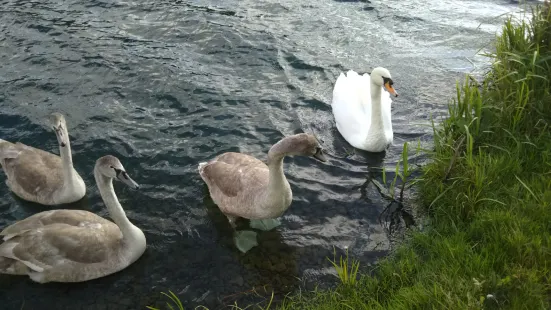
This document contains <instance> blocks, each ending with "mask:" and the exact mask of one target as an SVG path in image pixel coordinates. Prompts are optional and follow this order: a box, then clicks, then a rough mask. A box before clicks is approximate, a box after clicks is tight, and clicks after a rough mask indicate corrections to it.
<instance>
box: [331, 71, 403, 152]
mask: <svg viewBox="0 0 551 310" xmlns="http://www.w3.org/2000/svg"><path fill="white" fill-rule="evenodd" d="M392 85H393V81H392V78H391V76H390V72H388V70H387V69H385V68H381V67H378V68H375V69H373V71H372V72H371V77H370V76H369V75H368V74H367V73H366V74H364V75H358V74H357V73H356V72H354V71H352V70H350V71H348V72H347V74H346V75H344V74H343V73H341V74H340V76H339V78H338V79H337V82H336V83H335V88H334V89H333V101H332V103H331V107H332V109H333V115H334V116H335V122H336V124H337V129H338V130H339V132H340V133H341V135H342V136H343V137H344V139H345V140H346V141H347V142H348V143H350V144H351V145H352V146H353V147H355V148H358V149H362V150H366V151H369V152H382V151H384V150H385V149H386V148H387V147H388V146H389V145H390V144H391V143H392V139H393V132H392V120H391V112H390V104H391V102H392V100H391V99H390V95H389V93H390V94H392V95H394V96H396V97H398V94H397V93H396V91H395V90H394V87H393V86H392ZM383 87H384V88H385V89H386V90H387V91H388V92H386V91H384V92H383V91H382V88H383Z"/></svg>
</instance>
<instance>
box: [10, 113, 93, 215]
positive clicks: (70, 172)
mask: <svg viewBox="0 0 551 310" xmlns="http://www.w3.org/2000/svg"><path fill="white" fill-rule="evenodd" d="M49 123H50V125H51V126H52V128H53V130H54V131H55V134H56V136H57V142H58V143H59V153H60V155H61V156H57V155H54V154H52V153H48V152H45V151H43V150H40V149H37V148H34V147H30V146H27V145H25V144H23V143H19V142H17V143H15V144H13V143H10V142H7V141H5V140H2V139H0V164H1V166H2V168H4V172H5V173H6V176H7V178H8V179H7V181H6V184H7V185H8V187H9V188H10V189H11V190H12V192H14V193H15V194H16V195H17V196H19V197H20V198H22V199H25V200H28V201H32V202H36V203H40V204H43V205H57V204H65V203H71V202H75V201H78V200H80V199H82V197H84V195H85V194H86V186H85V185H84V181H83V180H82V178H81V177H80V175H79V174H78V172H76V170H75V169H74V168H73V158H72V156H71V144H70V143H69V133H68V132H67V124H66V123H65V117H64V116H63V115H61V114H59V113H53V114H51V115H50V116H49Z"/></svg>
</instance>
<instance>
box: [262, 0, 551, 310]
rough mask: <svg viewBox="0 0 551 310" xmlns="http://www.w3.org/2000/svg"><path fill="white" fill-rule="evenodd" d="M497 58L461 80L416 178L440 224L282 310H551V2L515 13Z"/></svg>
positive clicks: (424, 203) (435, 222)
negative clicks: (525, 14)
mask: <svg viewBox="0 0 551 310" xmlns="http://www.w3.org/2000/svg"><path fill="white" fill-rule="evenodd" d="M487 56H488V57H491V58H492V61H493V64H492V67H491V69H490V71H489V72H488V73H487V74H486V75H485V77H484V79H483V80H482V81H480V82H477V81H475V80H474V79H473V78H472V77H467V78H466V79H465V82H463V83H461V84H458V85H457V94H456V98H455V100H453V101H452V102H451V103H450V105H449V116H448V118H447V119H445V120H444V121H443V122H442V123H441V124H439V125H438V126H435V127H434V149H431V150H427V152H428V155H429V158H430V161H429V163H428V164H426V165H425V166H423V167H422V168H421V169H422V171H421V177H419V178H418V179H417V180H415V182H416V186H417V190H418V199H419V201H420V205H422V206H423V207H424V208H425V212H426V213H427V214H428V220H429V221H430V225H429V228H428V229H425V231H423V232H413V233H412V234H411V237H410V238H409V239H408V240H407V241H406V242H405V243H404V244H403V245H401V246H400V247H399V248H398V249H397V250H396V252H395V253H394V254H393V255H392V256H391V257H389V258H387V259H384V260H382V261H380V262H379V263H378V264H377V265H376V267H374V268H373V269H372V270H362V269H360V273H359V274H358V275H356V274H354V277H353V278H354V279H353V280H352V279H351V274H352V272H351V270H355V268H356V267H351V268H352V269H347V275H343V272H342V270H341V273H340V275H341V279H342V280H341V281H342V283H341V284H339V285H338V286H337V287H336V288H335V289H333V290H328V291H314V292H306V293H304V292H303V293H300V294H297V295H294V296H289V297H286V298H285V299H284V300H283V301H282V302H281V303H280V304H278V306H277V307H278V308H279V309H320V310H324V309H327V310H329V309H331V310H334V309H549V308H551V287H550V284H551V282H550V280H551V128H550V123H551V94H550V91H551V83H550V79H551V10H550V9H549V5H548V4H547V5H545V6H540V7H538V8H537V9H535V10H534V11H533V12H532V19H531V20H529V21H527V22H525V21H522V20H513V19H509V20H507V21H506V22H505V24H504V26H503V31H502V33H501V34H500V35H499V36H498V37H497V38H496V41H495V52H494V53H492V54H489V55H487ZM405 162H406V163H407V160H406V161H405ZM333 262H334V265H335V267H337V270H339V268H341V269H342V268H343V266H344V264H346V266H347V267H348V258H346V259H345V261H343V260H342V259H341V261H339V263H337V261H336V259H334V261H333ZM353 266H355V265H353ZM270 306H271V307H273V304H270V305H269V306H268V307H270ZM256 307H257V308H256V309H261V307H259V306H256Z"/></svg>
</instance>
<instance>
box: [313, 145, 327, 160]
mask: <svg viewBox="0 0 551 310" xmlns="http://www.w3.org/2000/svg"><path fill="white" fill-rule="evenodd" d="M312 156H313V157H314V158H315V159H317V160H319V161H321V162H326V161H327V158H325V155H324V154H323V149H322V148H321V147H320V148H318V150H317V151H316V154H314V155H312Z"/></svg>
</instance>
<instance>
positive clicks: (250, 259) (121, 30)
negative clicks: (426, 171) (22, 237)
mask: <svg viewBox="0 0 551 310" xmlns="http://www.w3.org/2000/svg"><path fill="white" fill-rule="evenodd" d="M0 3H2V5H1V8H0V59H1V61H0V64H1V65H2V70H1V71H0V72H1V75H0V89H1V92H0V112H1V114H0V138H2V139H5V140H9V141H21V142H23V143H26V144H29V145H32V146H36V147H40V148H43V149H46V150H49V151H53V152H55V153H58V150H57V147H56V140H55V135H54V133H53V132H51V130H49V128H48V127H46V125H45V116H46V115H47V114H48V113H51V112H54V111H59V112H62V113H64V114H65V115H66V117H67V122H68V127H69V133H70V136H71V144H72V149H73V154H74V162H75V168H76V169H77V171H79V172H80V173H81V175H82V176H83V178H84V180H85V182H86V184H87V187H88V193H87V196H86V197H85V198H84V199H83V200H82V201H80V202H78V203H75V204H71V205H68V206H64V207H67V208H79V209H85V210H90V211H92V212H95V213H97V214H100V215H102V216H107V212H106V210H105V208H104V206H103V203H102V201H101V198H100V197H99V193H98V191H97V188H96V186H95V184H94V179H93V175H92V169H93V166H94V163H95V160H96V159H97V158H98V157H100V156H103V155H106V154H113V155H116V156H117V157H119V158H120V159H121V161H122V163H123V165H124V166H125V167H126V169H127V171H128V173H129V174H130V176H131V177H132V178H133V179H134V180H135V181H136V182H138V183H139V184H140V185H141V189H140V190H139V191H133V190H130V189H128V188H126V187H124V186H123V185H122V184H120V183H118V184H115V189H116V191H117V195H118V197H119V199H120V201H121V203H122V205H123V206H124V207H125V210H126V212H127V214H128V217H129V218H130V220H131V221H132V222H133V223H134V224H135V225H137V226H138V227H140V228H142V229H143V230H144V232H145V235H146V238H147V241H148V247H147V250H146V252H145V254H144V255H143V257H142V258H140V260H138V261H137V262H136V263H135V264H133V265H131V266H130V267H128V268H127V269H125V270H123V271H122V272H119V273H117V274H114V275H111V276H108V277H105V278H101V279H98V280H94V281H90V282H86V283H80V284H70V285H67V284H47V285H39V284H35V283H32V282H31V281H30V280H29V279H28V278H25V277H12V276H4V275H2V276H0V304H2V305H5V306H3V307H2V309H44V305H50V306H53V305H55V308H56V309H143V308H144V307H145V306H146V305H153V304H156V305H160V304H161V303H160V300H161V296H160V294H159V292H160V291H166V290H168V289H171V290H173V291H174V292H175V293H176V294H178V295H179V296H180V297H181V300H182V302H183V303H184V305H186V306H189V307H193V306H196V305H199V304H203V305H206V306H209V307H210V308H211V309H220V308H223V307H224V305H229V304H233V302H234V301H237V302H238V303H239V304H246V303H249V302H253V301H258V300H262V298H263V297H259V296H257V295H256V294H253V293H252V292H251V289H252V288H257V291H258V294H259V295H264V296H267V295H269V294H267V293H264V288H265V289H266V290H267V291H269V292H271V290H272V289H273V290H275V291H276V293H278V294H280V295H281V294H283V293H286V292H289V291H293V290H296V289H297V288H298V287H299V286H306V287H307V288H311V287H312V285H314V284H321V285H322V286H328V285H331V284H332V283H334V276H333V274H332V271H331V269H330V264H329V262H328V261H327V257H331V258H332V257H333V247H335V248H337V249H338V252H341V253H342V249H344V248H345V247H348V248H349V251H350V254H351V255H353V256H354V257H356V258H358V259H360V261H361V262H362V266H366V265H368V264H371V263H374V262H376V260H377V259H378V258H380V257H382V256H384V255H386V254H387V253H388V250H389V241H388V236H387V235H386V232H385V231H384V229H383V228H382V226H381V225H380V223H379V221H378V217H379V214H380V213H381V212H382V210H383V208H384V207H385V206H386V204H387V203H386V201H384V200H383V199H382V198H381V197H380V195H379V193H378V192H377V191H376V189H375V187H374V186H373V185H371V184H370V183H369V182H366V179H368V178H377V179H378V180H381V167H382V166H383V165H384V166H386V167H387V170H389V171H393V170H394V166H395V164H396V162H397V160H398V159H399V155H400V152H401V150H402V145H403V143H404V142H406V141H408V142H416V141H417V140H420V141H421V142H422V143H423V144H424V145H426V144H428V143H429V142H430V139H431V136H430V135H431V133H432V130H431V128H430V118H431V116H432V117H434V118H435V120H436V121H438V118H439V117H440V116H442V115H445V113H446V109H447V107H446V104H447V102H448V100H449V98H450V97H451V95H452V94H453V92H454V83H455V80H456V79H457V78H460V77H461V76H462V74H463V73H467V72H473V71H474V72H482V70H483V67H484V66H485V65H486V63H487V59H484V58H483V57H480V56H475V53H476V52H477V51H478V49H479V48H481V47H484V46H486V45H487V44H489V42H491V39H492V38H493V36H494V33H495V31H496V30H497V29H498V26H499V25H500V23H501V19H500V18H498V17H497V16H500V15H502V14H504V13H507V12H510V11H512V10H517V9H518V6H517V5H515V4H512V3H511V2H509V1H448V0H446V1H439V2H433V3H431V4H430V6H427V5H426V2H424V1H419V0H407V1H386V2H382V1H374V0H371V1H328V0H324V1H321V2H319V1H318V2H305V1H282V2H275V1H274V2H258V1H249V0H246V1H226V2H224V3H220V2H219V1H135V2H132V1H130V2H127V1H105V0H94V1H81V0H78V1H77V0H73V1H64V2H60V1H55V0H45V1H25V0H23V1H15V0H13V1H1V2H0ZM380 65H381V66H385V67H387V68H388V69H389V70H390V71H391V73H392V75H393V80H394V81H395V86H396V89H397V91H398V92H399V93H400V97H398V98H396V99H394V101H393V126H394V132H395V139H394V145H393V146H392V147H391V148H390V149H389V150H388V151H387V152H386V154H368V153H365V152H361V151H357V150H356V151H354V150H353V149H352V148H351V147H350V146H349V145H348V144H347V143H346V142H345V141H344V139H343V138H342V137H341V136H340V135H339V133H338V132H337V130H336V128H335V125H334V121H333V117H332V114H331V108H330V105H329V103H330V102H331V92H332V87H333V84H334V82H335V80H336V79H337V77H338V75H339V73H340V72H341V71H343V70H348V69H354V70H356V71H360V72H369V71H370V70H371V69H372V68H374V67H376V66H380ZM298 132H310V133H314V134H316V136H317V137H318V138H319V140H320V141H321V143H322V145H323V147H324V148H325V150H326V153H327V157H328V159H329V161H328V163H325V164H324V163H320V162H317V161H315V160H313V159H310V158H301V157H294V158H287V159H286V160H285V168H286V174H287V177H288V179H289V182H290V184H291V187H292V189H293V194H294V199H293V204H292V206H291V207H290V209H289V210H288V211H287V212H286V214H285V215H284V216H283V217H282V219H281V220H282V225H281V226H280V227H278V228H277V229H276V230H274V231H271V232H266V233H261V234H260V236H259V243H260V245H259V246H258V247H256V248H255V249H253V250H251V251H250V252H249V253H247V254H246V255H243V254H241V253H240V252H238V251H237V250H236V249H235V247H234V246H233V245H232V240H231V229H230V226H229V224H228V223H227V220H226V219H225V217H224V216H223V215H222V214H221V213H220V212H219V211H218V209H217V208H216V206H215V205H214V204H213V202H212V200H211V199H210V197H209V195H208V190H207V188H206V186H205V185H204V183H203V182H202V181H201V179H200V177H199V175H198V173H197V164H198V163H199V162H201V161H205V160H208V159H210V158H212V157H214V156H215V155H217V154H220V153H222V152H226V151H239V152H245V153H248V154H251V155H254V156H257V157H259V158H261V159H264V158H265V154H266V152H267V150H268V149H269V147H270V146H271V145H272V144H273V143H275V142H277V141H278V140H279V139H280V138H282V137H283V136H285V135H289V134H293V133H298ZM415 160H422V158H415V157H414V158H412V161H415ZM391 177H392V175H389V178H391ZM4 179H5V177H4V176H1V177H0V182H2V183H3V181H4ZM1 185H2V186H0V212H1V216H0V227H5V226H6V225H8V224H10V223H12V222H13V221H16V220H20V219H23V218H25V217H27V216H30V215H32V214H34V213H36V212H39V211H42V210H44V209H45V208H44V207H42V206H39V205H35V204H31V203H28V202H24V201H21V200H20V199H17V198H15V197H14V196H13V195H12V194H11V193H10V192H9V191H8V190H7V187H6V186H4V185H3V184H1ZM48 209H49V208H48Z"/></svg>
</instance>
